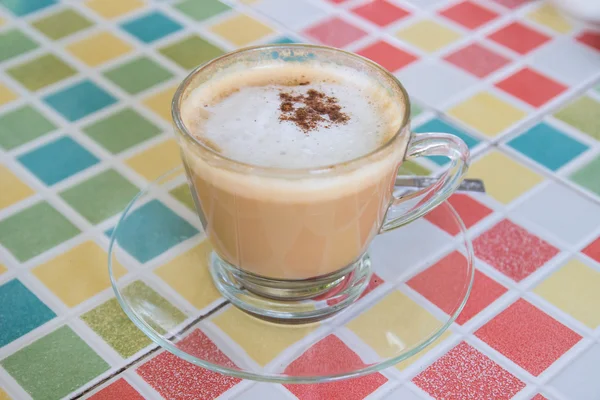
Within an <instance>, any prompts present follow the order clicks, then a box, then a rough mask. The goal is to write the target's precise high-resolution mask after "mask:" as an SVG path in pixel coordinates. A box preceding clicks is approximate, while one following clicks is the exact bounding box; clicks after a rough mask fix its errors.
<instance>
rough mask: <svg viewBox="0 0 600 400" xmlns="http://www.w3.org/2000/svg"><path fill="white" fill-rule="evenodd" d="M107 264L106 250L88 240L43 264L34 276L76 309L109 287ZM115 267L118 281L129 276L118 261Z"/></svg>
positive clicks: (35, 271) (33, 271)
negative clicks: (124, 276) (126, 275)
mask: <svg viewBox="0 0 600 400" xmlns="http://www.w3.org/2000/svg"><path fill="white" fill-rule="evenodd" d="M107 262H108V256H107V254H106V251H104V250H103V249H102V248H100V247H99V246H98V245H97V244H96V243H94V242H92V241H87V242H84V243H82V244H80V245H77V246H75V247H74V248H72V249H69V250H67V251H64V252H63V253H62V254H61V255H59V256H58V257H55V258H53V259H51V260H50V261H46V262H44V263H42V264H40V265H39V266H37V267H35V268H34V269H33V270H32V273H33V275H35V276H36V277H37V278H38V279H39V280H40V282H42V284H44V286H46V287H47V288H48V289H49V290H50V291H51V292H52V293H54V295H55V296H56V297H58V298H59V299H60V300H61V301H62V302H63V303H65V304H66V305H67V306H68V307H75V306H77V305H78V304H80V303H82V302H84V301H85V300H87V299H89V298H90V297H92V296H95V295H97V294H98V293H100V292H102V291H103V290H105V289H108V288H109V287H110V280H109V277H108V274H107V273H106V265H107ZM113 268H114V273H115V276H116V277H117V278H119V277H121V276H123V275H125V273H126V271H125V269H124V268H123V267H122V266H121V264H119V262H118V261H117V262H115V263H114V267H113Z"/></svg>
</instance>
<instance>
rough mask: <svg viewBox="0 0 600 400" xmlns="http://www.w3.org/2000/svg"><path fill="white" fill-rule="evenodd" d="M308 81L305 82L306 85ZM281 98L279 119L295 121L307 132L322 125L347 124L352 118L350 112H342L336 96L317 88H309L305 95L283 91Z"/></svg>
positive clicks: (328, 126) (280, 94)
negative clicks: (328, 94)
mask: <svg viewBox="0 0 600 400" xmlns="http://www.w3.org/2000/svg"><path fill="white" fill-rule="evenodd" d="M308 83H309V82H306V83H304V82H303V84H304V85H307V84H308ZM301 85H302V84H301ZM279 100H281V104H280V106H279V110H280V111H281V114H280V116H279V120H280V121H290V122H293V123H294V124H296V126H298V127H299V128H300V129H302V131H304V133H306V134H308V132H310V131H313V130H316V129H317V128H319V127H320V126H324V127H325V128H330V127H331V126H332V125H333V124H345V123H346V122H348V120H349V119H350V117H349V116H348V114H345V113H343V112H342V107H341V106H340V105H339V104H337V103H338V99H337V98H336V97H332V96H327V95H326V94H325V93H323V92H320V91H318V90H315V89H309V90H308V91H307V92H306V94H305V95H303V94H299V95H293V94H292V93H290V92H284V91H281V92H280V93H279Z"/></svg>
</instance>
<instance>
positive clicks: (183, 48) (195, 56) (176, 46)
mask: <svg viewBox="0 0 600 400" xmlns="http://www.w3.org/2000/svg"><path fill="white" fill-rule="evenodd" d="M159 51H160V53H161V54H162V55H163V56H165V57H167V58H168V59H170V60H171V61H173V62H174V63H176V64H177V65H179V66H180V67H181V68H184V69H186V70H188V69H192V68H194V67H197V66H198V65H200V64H203V63H205V62H207V61H210V60H212V59H213V58H216V57H218V56H220V55H222V54H223V53H224V52H223V50H222V49H221V48H220V47H218V46H216V45H214V44H212V43H210V42H208V41H207V40H206V39H204V38H202V37H200V36H197V35H191V36H189V37H186V38H185V39H182V40H179V41H177V42H174V43H171V44H169V45H168V46H165V47H161V48H159Z"/></svg>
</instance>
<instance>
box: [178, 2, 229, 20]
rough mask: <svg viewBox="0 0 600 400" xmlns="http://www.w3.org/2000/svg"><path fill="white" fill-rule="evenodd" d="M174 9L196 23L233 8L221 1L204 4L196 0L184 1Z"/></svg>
mask: <svg viewBox="0 0 600 400" xmlns="http://www.w3.org/2000/svg"><path fill="white" fill-rule="evenodd" d="M174 7H175V8H176V9H177V10H179V11H181V12H182V13H184V14H185V15H187V16H188V17H190V18H192V19H193V20H195V21H204V20H205V19H208V18H211V17H214V16H215V15H218V14H221V13H222V12H225V11H227V10H229V9H230V8H231V7H229V6H228V5H227V4H223V3H222V2H220V1H219V0H204V1H203V2H202V3H200V2H198V1H196V0H183V1H180V2H178V3H177V4H176V5H175V6H174Z"/></svg>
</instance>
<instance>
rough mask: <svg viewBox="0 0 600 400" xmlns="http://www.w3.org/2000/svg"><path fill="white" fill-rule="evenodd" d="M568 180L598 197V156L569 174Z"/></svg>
mask: <svg viewBox="0 0 600 400" xmlns="http://www.w3.org/2000/svg"><path fill="white" fill-rule="evenodd" d="M570 179H571V180H572V181H573V182H575V183H577V184H578V185H581V186H583V187H584V188H586V189H587V190H589V191H590V192H594V193H596V194H597V195H598V196H600V156H598V157H596V158H595V159H593V160H592V161H590V162H589V163H587V164H586V165H584V166H583V167H581V168H580V169H578V170H577V171H575V172H574V173H573V174H571V176H570Z"/></svg>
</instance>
